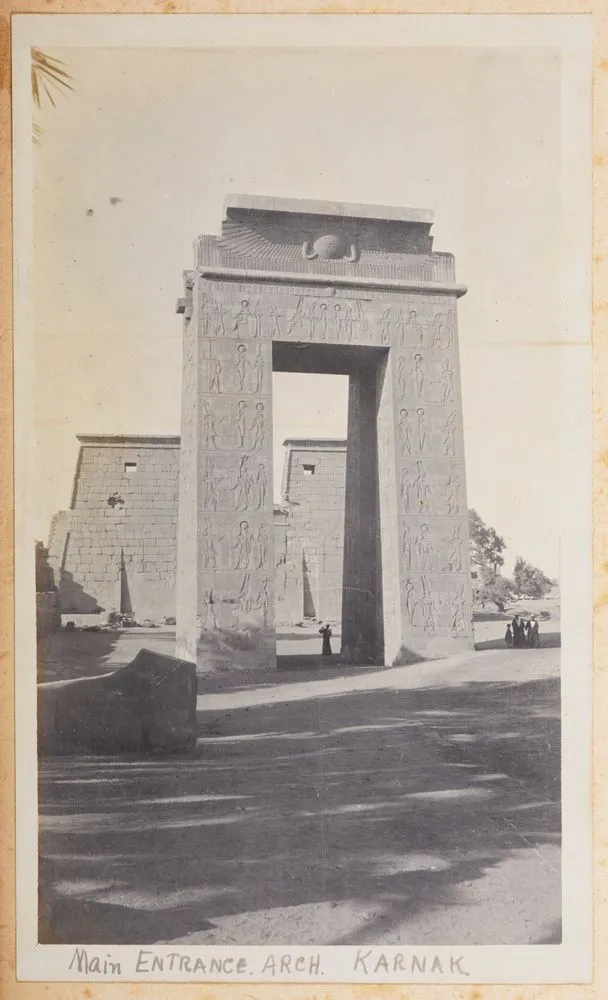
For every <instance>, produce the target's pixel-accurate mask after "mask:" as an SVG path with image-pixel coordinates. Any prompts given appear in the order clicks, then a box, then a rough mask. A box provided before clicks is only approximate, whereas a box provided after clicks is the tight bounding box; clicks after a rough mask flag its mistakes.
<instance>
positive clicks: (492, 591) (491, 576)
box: [475, 567, 514, 611]
mask: <svg viewBox="0 0 608 1000" xmlns="http://www.w3.org/2000/svg"><path fill="white" fill-rule="evenodd" d="M513 597H514V586H513V581H512V580H508V579H507V577H505V576H501V575H500V573H495V572H494V570H493V569H490V568H489V567H482V569H481V586H480V587H479V589H478V590H477V593H476V595H475V598H476V600H478V601H480V602H481V603H482V605H485V604H486V603H490V602H491V603H493V604H495V605H496V607H497V608H498V610H499V611H504V610H505V608H506V605H507V602H508V601H512V600H513Z"/></svg>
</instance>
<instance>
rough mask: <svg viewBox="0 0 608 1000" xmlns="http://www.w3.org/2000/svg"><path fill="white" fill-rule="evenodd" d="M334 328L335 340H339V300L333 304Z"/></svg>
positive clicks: (340, 313) (340, 315)
mask: <svg viewBox="0 0 608 1000" xmlns="http://www.w3.org/2000/svg"><path fill="white" fill-rule="evenodd" d="M334 329H335V334H336V340H337V341H338V342H339V341H340V334H341V333H342V306H341V304H340V303H339V302H336V303H335V304H334Z"/></svg>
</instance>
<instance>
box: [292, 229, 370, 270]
mask: <svg viewBox="0 0 608 1000" xmlns="http://www.w3.org/2000/svg"><path fill="white" fill-rule="evenodd" d="M302 257H303V258H304V260H338V259H339V258H343V259H345V260H346V261H347V263H349V264H356V262H357V261H358V260H359V248H358V246H357V244H356V243H355V242H354V240H352V241H351V242H350V245H349V249H348V253H346V241H345V239H344V237H342V236H338V235H336V234H334V233H326V234H325V235H323V236H319V237H318V238H317V239H316V240H315V241H314V243H313V241H312V240H311V239H307V240H304V242H303V244H302Z"/></svg>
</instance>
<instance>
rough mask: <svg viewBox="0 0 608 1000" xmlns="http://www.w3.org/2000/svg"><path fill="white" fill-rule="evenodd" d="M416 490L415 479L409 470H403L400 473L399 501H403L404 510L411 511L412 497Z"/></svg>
mask: <svg viewBox="0 0 608 1000" xmlns="http://www.w3.org/2000/svg"><path fill="white" fill-rule="evenodd" d="M415 489H416V477H415V476H414V475H413V474H412V473H411V472H410V471H409V469H404V470H403V472H402V473H401V499H402V500H403V507H404V510H406V511H410V510H412V507H413V504H412V495H413V493H414V490H415Z"/></svg>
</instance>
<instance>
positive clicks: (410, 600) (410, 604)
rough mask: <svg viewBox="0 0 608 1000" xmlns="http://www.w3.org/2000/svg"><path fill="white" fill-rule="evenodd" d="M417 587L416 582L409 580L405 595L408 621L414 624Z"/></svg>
mask: <svg viewBox="0 0 608 1000" xmlns="http://www.w3.org/2000/svg"><path fill="white" fill-rule="evenodd" d="M415 589H416V588H415V586H414V584H413V583H412V581H411V580H408V581H407V583H406V585H405V592H404V597H405V611H406V614H407V618H408V621H409V623H410V625H413V624H414V610H415V607H416V605H415V603H414V591H415Z"/></svg>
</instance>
